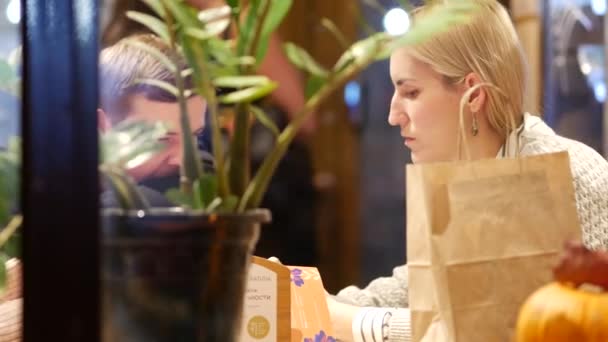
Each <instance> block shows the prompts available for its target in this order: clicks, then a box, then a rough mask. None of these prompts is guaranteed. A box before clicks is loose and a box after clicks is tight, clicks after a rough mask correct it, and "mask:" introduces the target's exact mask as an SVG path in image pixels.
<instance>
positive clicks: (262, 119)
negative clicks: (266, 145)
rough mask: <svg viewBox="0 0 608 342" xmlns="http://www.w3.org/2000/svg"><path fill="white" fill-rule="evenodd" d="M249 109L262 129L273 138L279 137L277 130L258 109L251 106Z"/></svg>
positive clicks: (270, 120) (272, 122)
mask: <svg viewBox="0 0 608 342" xmlns="http://www.w3.org/2000/svg"><path fill="white" fill-rule="evenodd" d="M249 108H250V109H251V112H252V113H253V115H254V116H255V118H256V120H258V121H259V122H260V123H261V124H262V125H263V126H264V127H266V128H268V129H269V130H270V131H271V132H272V134H274V136H275V137H278V136H279V134H280V132H279V128H278V127H277V125H275V123H274V121H272V119H270V118H269V117H268V115H266V113H265V112H264V111H263V110H262V109H261V108H260V107H257V106H254V105H251V106H250V107H249Z"/></svg>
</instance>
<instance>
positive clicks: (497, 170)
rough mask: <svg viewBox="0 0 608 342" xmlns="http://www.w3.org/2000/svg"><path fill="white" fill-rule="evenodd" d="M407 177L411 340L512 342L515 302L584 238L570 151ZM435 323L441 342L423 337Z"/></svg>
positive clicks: (416, 170) (422, 168)
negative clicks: (567, 246)
mask: <svg viewBox="0 0 608 342" xmlns="http://www.w3.org/2000/svg"><path fill="white" fill-rule="evenodd" d="M406 176H407V204H408V208H407V223H408V227H407V228H408V231H407V251H408V265H409V297H410V299H409V303H410V310H411V314H412V329H413V341H415V342H420V341H422V339H423V338H424V339H425V341H435V342H443V341H449V342H501V341H505V342H507V341H511V338H512V334H513V330H514V326H515V320H516V316H517V312H518V309H519V307H520V305H521V304H522V303H523V301H524V299H525V298H526V297H527V296H528V295H529V294H530V293H532V292H533V291H534V290H535V289H537V288H538V287H540V286H541V285H543V284H545V283H547V282H548V281H550V280H551V267H552V265H553V264H554V263H555V262H556V257H557V255H558V254H559V252H560V250H561V248H562V246H563V243H564V240H566V239H568V238H577V237H579V236H580V227H579V223H578V218H577V212H576V205H575V197H574V188H573V182H572V175H571V172H570V166H569V159H568V154H567V153H566V152H562V153H555V154H547V155H540V156H533V157H526V158H517V159H492V160H481V161H469V162H454V163H441V164H427V165H408V166H407V175H406ZM433 322H434V324H435V326H438V324H439V323H438V322H440V323H441V325H442V326H443V327H444V329H443V328H442V329H441V330H443V331H445V334H444V333H441V334H439V335H443V337H441V339H437V338H434V339H431V338H429V336H426V337H425V334H426V333H427V330H433V331H429V334H434V335H437V329H428V328H429V327H430V326H431V324H432V323H433ZM445 335H447V336H445Z"/></svg>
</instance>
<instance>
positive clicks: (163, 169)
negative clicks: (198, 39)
mask: <svg viewBox="0 0 608 342" xmlns="http://www.w3.org/2000/svg"><path fill="white" fill-rule="evenodd" d="M127 39H128V40H135V41H139V42H142V43H145V44H148V45H151V46H153V47H155V48H156V49H158V50H159V51H161V52H162V53H164V54H166V55H167V56H169V57H170V58H172V59H173V60H176V61H179V63H178V64H179V65H180V68H182V69H186V62H185V60H184V59H183V58H181V57H180V56H178V55H176V54H174V53H173V52H172V51H171V49H170V48H169V46H168V45H167V44H165V43H164V42H163V41H162V40H161V39H160V38H157V37H156V36H154V35H151V34H142V35H135V36H132V37H127V38H125V39H123V40H120V41H119V42H117V43H116V44H114V45H112V46H109V47H107V48H105V49H103V50H102V51H101V54H100V58H99V76H100V108H99V109H98V116H99V128H100V130H101V131H102V132H103V131H106V130H108V129H110V128H111V127H113V126H114V125H116V124H118V123H119V122H122V121H124V120H141V121H148V122H158V121H162V122H164V123H166V125H167V126H168V130H169V132H168V134H167V135H166V136H165V137H164V138H163V139H162V142H163V143H164V144H165V148H164V149H163V150H162V151H160V152H159V153H157V154H155V155H154V157H152V158H151V159H150V160H148V161H147V162H145V163H144V164H142V165H140V166H138V167H136V168H133V169H129V170H128V173H129V174H130V175H131V176H132V177H133V178H134V179H135V181H136V182H137V183H138V184H139V185H140V187H141V190H142V192H143V193H144V195H145V196H146V197H148V199H149V201H150V204H151V205H152V206H155V207H167V206H172V205H173V204H171V203H170V202H169V201H167V199H166V198H165V197H164V196H163V194H164V193H165V192H166V191H167V190H168V189H170V188H175V187H177V186H178V185H179V172H180V165H181V151H182V146H183V141H182V138H181V125H180V121H179V118H180V108H179V104H178V102H177V98H175V96H173V95H171V94H170V93H168V92H167V91H165V90H163V89H161V88H158V87H156V86H151V85H147V84H142V83H138V82H137V80H138V79H153V80H158V81H163V82H167V83H169V84H175V77H174V74H173V73H172V72H171V71H169V70H167V69H166V67H165V66H164V65H163V64H162V63H161V62H159V61H158V59H156V58H155V57H153V56H152V55H150V54H149V53H147V52H146V51H143V50H141V49H139V48H137V47H134V46H132V45H129V44H127V43H126V41H127ZM185 82H186V87H187V88H188V84H191V79H190V78H186V79H185ZM186 101H187V108H188V116H189V120H190V127H191V128H192V132H191V134H195V135H196V134H197V133H198V132H200V131H201V130H202V129H203V128H204V125H205V122H204V118H203V116H201V115H200V113H202V112H204V110H205V107H206V102H205V100H204V99H203V98H202V97H200V96H196V95H193V96H191V97H190V98H188V99H187V100H186ZM200 153H201V158H202V160H203V166H204V168H205V169H206V170H208V171H209V170H212V165H213V159H212V157H211V156H210V154H208V153H205V152H203V151H201V152H200ZM102 202H103V203H104V205H105V206H115V205H116V202H115V199H114V197H113V196H112V195H111V194H108V193H107V192H106V193H105V197H103V196H102Z"/></svg>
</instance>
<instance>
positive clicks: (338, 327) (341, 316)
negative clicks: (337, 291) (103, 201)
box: [325, 293, 360, 342]
mask: <svg viewBox="0 0 608 342" xmlns="http://www.w3.org/2000/svg"><path fill="white" fill-rule="evenodd" d="M325 298H326V299H327V307H328V308H329V315H330V317H331V324H332V327H333V330H334V337H335V338H336V339H337V340H339V341H343V342H352V341H353V332H352V324H353V319H354V318H355V315H357V311H359V309H360V308H359V307H356V306H353V305H348V304H344V303H340V302H338V301H337V300H335V299H334V298H333V297H332V296H331V295H329V294H328V293H326V296H325Z"/></svg>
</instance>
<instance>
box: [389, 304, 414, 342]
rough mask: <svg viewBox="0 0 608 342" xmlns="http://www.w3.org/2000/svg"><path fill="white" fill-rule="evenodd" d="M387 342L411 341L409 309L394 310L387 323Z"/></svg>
mask: <svg viewBox="0 0 608 342" xmlns="http://www.w3.org/2000/svg"><path fill="white" fill-rule="evenodd" d="M388 331H389V333H388V341H390V342H411V341H412V320H411V316H410V309H396V310H394V311H393V316H392V317H391V320H390V322H389V329H388Z"/></svg>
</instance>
